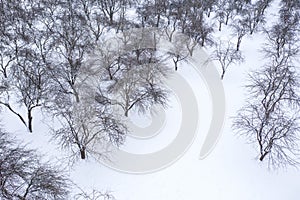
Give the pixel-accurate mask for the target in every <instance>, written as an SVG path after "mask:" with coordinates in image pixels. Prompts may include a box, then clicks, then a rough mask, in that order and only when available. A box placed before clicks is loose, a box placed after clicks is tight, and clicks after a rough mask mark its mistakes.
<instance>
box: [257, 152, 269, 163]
mask: <svg viewBox="0 0 300 200" xmlns="http://www.w3.org/2000/svg"><path fill="white" fill-rule="evenodd" d="M268 153H269V152H266V153H264V154H262V155H261V156H260V157H259V160H260V161H263V160H264V158H265V157H266V155H267V154H268Z"/></svg>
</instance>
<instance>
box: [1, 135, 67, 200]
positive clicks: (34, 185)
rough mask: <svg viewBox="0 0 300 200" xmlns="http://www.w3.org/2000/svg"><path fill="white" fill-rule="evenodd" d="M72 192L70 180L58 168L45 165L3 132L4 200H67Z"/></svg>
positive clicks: (2, 185)
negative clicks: (70, 191) (70, 190)
mask: <svg viewBox="0 0 300 200" xmlns="http://www.w3.org/2000/svg"><path fill="white" fill-rule="evenodd" d="M69 189H70V185H69V180H68V178H67V177H66V176H65V175H64V174H63V173H62V171H61V170H60V169H59V168H58V167H57V166H54V165H52V164H50V163H44V162H41V157H40V156H39V155H38V154H37V153H36V151H34V150H30V149H28V148H26V147H25V146H23V145H19V144H18V143H17V142H16V141H15V139H12V138H9V137H8V133H6V132H4V131H3V130H0V198H1V199H7V200H11V199H19V200H30V199H41V200H49V199H53V200H59V199H67V198H68V195H69Z"/></svg>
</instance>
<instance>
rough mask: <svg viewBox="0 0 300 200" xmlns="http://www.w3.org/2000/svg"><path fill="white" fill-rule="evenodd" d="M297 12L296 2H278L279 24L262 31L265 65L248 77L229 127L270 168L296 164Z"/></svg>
mask: <svg viewBox="0 0 300 200" xmlns="http://www.w3.org/2000/svg"><path fill="white" fill-rule="evenodd" d="M299 10H300V4H299V2H297V1H283V2H282V8H281V9H280V11H279V13H280V17H279V22H277V23H276V24H274V25H273V26H272V27H271V28H270V29H269V30H266V35H267V42H266V43H265V44H264V47H263V49H262V51H263V53H264V56H265V58H266V60H267V62H266V63H265V64H264V65H263V66H262V67H261V68H260V69H259V70H258V71H256V72H253V73H252V74H251V75H250V83H249V85H247V86H246V88H247V89H248V91H249V94H250V96H249V98H248V101H247V104H246V105H245V107H243V108H242V109H241V110H240V111H239V114H238V116H237V117H236V119H235V121H234V124H233V127H234V128H235V129H236V130H237V131H238V132H239V133H240V134H241V135H244V136H246V137H247V139H248V140H249V141H251V142H253V143H254V144H255V145H256V146H257V148H258V152H259V160H260V161H263V160H267V161H268V163H269V167H271V168H278V167H283V166H286V165H292V166H296V165H297V164H299V152H300V149H299V133H300V115H299V113H300V112H299V111H300V95H299V87H300V85H299V83H300V77H299V74H298V70H299V69H298V67H297V64H299V63H298V60H297V58H298V57H299V50H300V49H299V48H300V43H299V28H300V24H299V19H300V14H299Z"/></svg>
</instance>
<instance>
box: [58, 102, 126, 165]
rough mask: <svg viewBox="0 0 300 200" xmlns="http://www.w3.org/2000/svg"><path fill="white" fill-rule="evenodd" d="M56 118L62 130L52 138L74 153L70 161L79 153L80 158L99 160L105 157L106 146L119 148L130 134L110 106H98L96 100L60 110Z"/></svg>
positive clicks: (59, 129) (99, 104)
mask: <svg viewBox="0 0 300 200" xmlns="http://www.w3.org/2000/svg"><path fill="white" fill-rule="evenodd" d="M96 99H97V98H96ZM57 117H58V118H59V119H60V122H61V125H62V127H61V128H58V129H54V130H53V138H54V139H55V140H56V141H57V142H58V143H59V144H60V145H61V147H62V149H66V150H68V151H70V152H71V153H72V154H71V155H70V159H71V160H74V158H76V157H77V155H78V153H79V155H80V158H81V159H86V157H87V156H88V155H91V156H93V157H94V158H96V159H98V158H100V157H101V156H105V153H107V152H104V151H105V147H106V146H107V145H110V144H115V145H116V146H120V145H121V144H123V142H124V140H125V136H126V133H127V128H126V126H125V125H123V124H122V122H121V121H120V120H119V119H118V118H117V117H116V116H115V114H114V113H113V110H112V109H111V108H110V107H109V105H105V104H101V103H97V104H96V102H95V99H93V98H87V100H86V101H82V102H80V103H74V104H72V105H71V106H70V107H69V108H67V109H64V110H61V111H58V113H57Z"/></svg>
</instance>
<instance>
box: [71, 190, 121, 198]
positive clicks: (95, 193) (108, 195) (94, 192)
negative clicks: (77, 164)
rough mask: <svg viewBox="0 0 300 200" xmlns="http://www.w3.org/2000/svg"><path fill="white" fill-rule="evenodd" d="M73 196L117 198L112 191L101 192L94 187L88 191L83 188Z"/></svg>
mask: <svg viewBox="0 0 300 200" xmlns="http://www.w3.org/2000/svg"><path fill="white" fill-rule="evenodd" d="M79 189H80V192H79V193H77V194H76V195H75V196H74V197H73V198H74V199H75V200H116V198H115V197H114V196H113V195H112V194H111V193H110V192H101V191H98V190H95V189H93V190H92V191H91V192H86V191H84V190H82V189H81V188H79Z"/></svg>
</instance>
